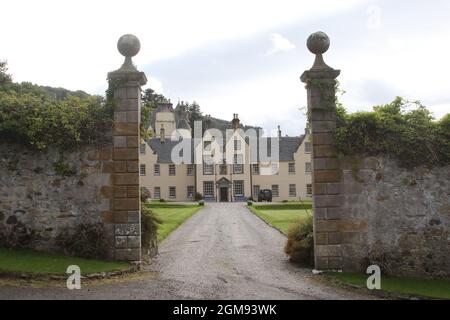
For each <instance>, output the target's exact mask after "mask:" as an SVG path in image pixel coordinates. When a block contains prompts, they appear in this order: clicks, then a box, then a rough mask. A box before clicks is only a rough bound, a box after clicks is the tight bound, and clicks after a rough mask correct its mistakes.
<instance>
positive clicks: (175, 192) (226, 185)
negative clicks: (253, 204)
mask: <svg viewBox="0 0 450 320" xmlns="http://www.w3.org/2000/svg"><path fill="white" fill-rule="evenodd" d="M206 129H208V128H206ZM230 129H231V130H229V131H230V132H231V134H227V135H226V137H225V138H221V139H216V137H215V136H214V135H209V134H208V131H207V132H206V133H204V134H203V135H202V138H201V139H199V140H200V141H199V142H198V143H197V144H194V142H193V141H194V139H191V128H190V125H189V121H188V118H187V112H186V109H185V106H184V105H183V104H181V106H180V105H179V106H177V108H176V109H175V110H174V109H173V108H172V105H171V104H170V103H164V104H160V105H159V106H158V108H157V109H156V110H155V112H154V119H153V123H152V127H151V130H152V131H153V137H152V138H151V139H148V140H146V141H143V142H142V143H141V147H140V183H141V186H142V187H145V188H147V189H148V190H149V191H150V195H151V196H150V197H151V199H155V200H156V199H165V200H170V201H192V200H194V196H195V194H196V193H199V194H201V196H202V197H203V199H204V200H205V201H218V202H235V201H246V200H248V199H250V198H253V199H254V200H255V201H256V200H257V198H258V194H259V191H260V190H263V189H269V190H272V196H273V201H283V200H289V201H291V200H299V199H308V198H310V197H311V194H312V185H311V170H312V168H311V143H310V141H309V134H305V135H302V136H299V137H282V136H281V130H280V128H278V146H279V148H278V149H279V156H278V159H277V161H274V162H267V161H261V158H260V156H259V155H258V156H252V152H251V150H254V149H252V148H251V147H250V143H249V139H248V138H246V137H245V136H244V134H243V131H242V130H241V126H240V121H239V118H238V115H237V114H234V115H233V120H232V122H231V128H230ZM174 130H175V131H177V130H179V131H182V132H183V133H182V134H180V135H182V136H183V137H184V138H183V139H185V141H184V142H185V143H184V145H185V146H190V148H188V150H187V151H188V153H189V155H187V154H184V157H183V161H181V162H180V161H177V163H175V161H174V160H173V159H172V158H173V154H174V149H175V148H179V145H180V141H181V140H182V139H179V140H177V139H171V135H172V133H173V131H174ZM191 140H192V141H191ZM218 141H220V143H218ZM216 148H217V150H220V151H222V152H223V153H224V154H227V160H223V159H221V160H220V161H207V160H205V159H206V158H207V157H209V158H212V157H214V150H216ZM258 148H259V145H258ZM189 149H190V150H189ZM258 150H259V149H258ZM184 151H185V150H183V151H182V152H181V153H183V152H184ZM176 153H178V149H176ZM269 153H270V152H269ZM211 155H212V156H211ZM228 155H230V157H228ZM224 158H225V157H224ZM199 159H201V160H199ZM228 159H231V160H228Z"/></svg>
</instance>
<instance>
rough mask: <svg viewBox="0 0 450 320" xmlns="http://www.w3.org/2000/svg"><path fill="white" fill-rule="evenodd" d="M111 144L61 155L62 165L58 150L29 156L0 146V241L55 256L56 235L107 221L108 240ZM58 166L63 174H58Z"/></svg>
mask: <svg viewBox="0 0 450 320" xmlns="http://www.w3.org/2000/svg"><path fill="white" fill-rule="evenodd" d="M109 140H111V142H110V143H106V144H105V145H102V146H90V147H84V148H82V149H81V150H79V151H77V152H72V153H65V154H64V160H63V161H59V160H60V154H59V153H58V152H57V151H56V150H50V151H48V152H33V151H30V150H29V149H26V148H24V147H21V146H18V145H9V144H0V241H1V242H6V241H19V244H20V246H21V247H28V248H33V249H37V250H45V251H55V250H59V249H60V248H58V246H57V244H56V242H55V239H56V237H57V236H58V234H59V233H60V232H62V231H63V230H64V229H65V228H69V229H70V228H74V227H75V226H76V225H78V224H80V223H91V222H105V223H106V230H107V232H108V230H109V233H110V237H112V228H113V226H112V225H111V224H108V222H112V220H111V219H110V217H109V215H110V193H111V187H110V180H111V172H112V138H111V139H109ZM58 162H60V163H61V164H63V166H65V167H66V169H65V170H61V169H60V170H59V171H58V170H57V169H56V168H55V164H56V163H58ZM64 174H68V175H67V176H64ZM13 239H16V240H13ZM111 243H112V241H111ZM110 255H112V254H110Z"/></svg>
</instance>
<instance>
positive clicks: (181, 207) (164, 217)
mask: <svg viewBox="0 0 450 320" xmlns="http://www.w3.org/2000/svg"><path fill="white" fill-rule="evenodd" d="M147 206H148V208H150V209H151V210H152V211H153V212H154V213H155V214H156V215H157V216H158V218H160V219H161V221H162V223H161V224H160V225H158V241H162V240H164V239H165V238H167V236H168V235H169V234H170V233H171V232H173V231H174V230H175V229H176V228H178V227H179V226H180V225H181V224H183V222H185V221H186V220H187V219H189V218H190V217H192V216H193V215H194V214H195V213H196V212H197V211H199V210H200V209H202V208H204V207H202V206H199V205H198V204H192V205H190V204H168V203H156V202H151V203H148V204H147Z"/></svg>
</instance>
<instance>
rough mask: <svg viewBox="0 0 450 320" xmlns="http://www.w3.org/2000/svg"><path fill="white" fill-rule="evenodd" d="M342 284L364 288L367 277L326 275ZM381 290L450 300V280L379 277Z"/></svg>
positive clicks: (353, 274)
mask: <svg viewBox="0 0 450 320" xmlns="http://www.w3.org/2000/svg"><path fill="white" fill-rule="evenodd" d="M327 275H328V276H331V277H333V278H335V279H337V280H339V281H341V282H342V283H346V284H352V285H355V286H358V287H362V288H366V281H367V278H368V277H369V275H364V274H355V273H328V274H327ZM381 290H383V291H387V292H395V293H401V294H409V295H415V296H423V297H429V298H437V299H450V280H442V279H418V278H407V277H387V276H382V277H381Z"/></svg>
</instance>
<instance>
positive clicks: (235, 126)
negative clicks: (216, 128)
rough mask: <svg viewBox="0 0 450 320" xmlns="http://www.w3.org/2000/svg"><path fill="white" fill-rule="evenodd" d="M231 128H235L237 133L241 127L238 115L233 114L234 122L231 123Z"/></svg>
mask: <svg viewBox="0 0 450 320" xmlns="http://www.w3.org/2000/svg"><path fill="white" fill-rule="evenodd" d="M231 127H232V128H233V130H234V131H236V130H237V129H239V128H240V127H241V123H240V120H239V118H238V114H237V113H233V120H232V121H231Z"/></svg>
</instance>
